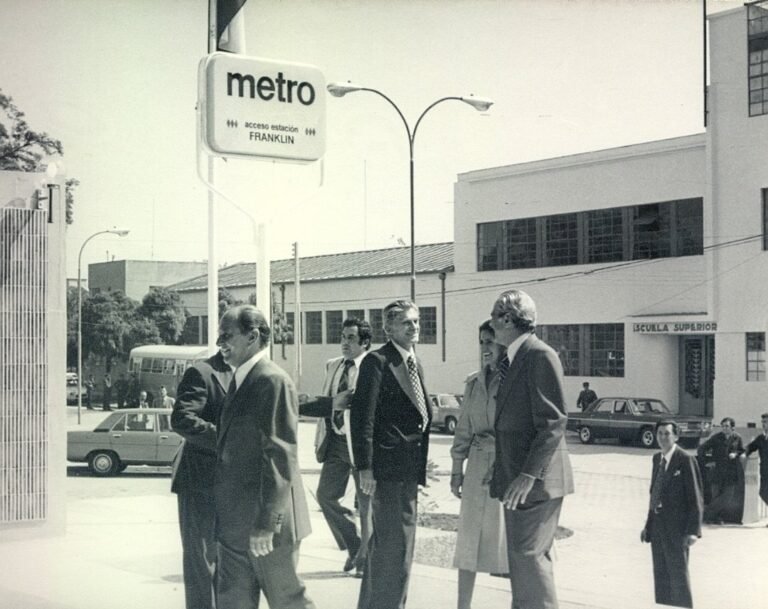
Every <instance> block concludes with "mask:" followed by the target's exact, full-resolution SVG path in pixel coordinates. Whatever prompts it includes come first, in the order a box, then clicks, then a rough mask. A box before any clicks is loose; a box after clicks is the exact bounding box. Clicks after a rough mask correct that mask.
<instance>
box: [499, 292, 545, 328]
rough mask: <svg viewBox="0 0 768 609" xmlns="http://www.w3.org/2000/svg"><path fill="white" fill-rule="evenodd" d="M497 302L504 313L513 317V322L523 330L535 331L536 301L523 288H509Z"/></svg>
mask: <svg viewBox="0 0 768 609" xmlns="http://www.w3.org/2000/svg"><path fill="white" fill-rule="evenodd" d="M496 302H497V303H498V305H499V309H501V312H502V313H503V314H504V315H510V316H511V317H512V324H513V325H514V326H515V328H516V329H518V330H519V331H521V332H533V331H534V330H535V329H536V303H535V302H533V298H531V297H530V296H529V295H528V294H527V293H526V292H523V291H522V290H507V291H506V292H503V293H502V294H501V295H500V296H499V297H498V298H497V299H496Z"/></svg>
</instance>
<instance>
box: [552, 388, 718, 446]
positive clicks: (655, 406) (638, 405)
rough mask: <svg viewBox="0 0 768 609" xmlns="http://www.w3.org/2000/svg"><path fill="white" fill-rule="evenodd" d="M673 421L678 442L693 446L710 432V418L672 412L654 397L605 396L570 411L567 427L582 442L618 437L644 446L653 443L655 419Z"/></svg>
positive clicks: (654, 439)
mask: <svg viewBox="0 0 768 609" xmlns="http://www.w3.org/2000/svg"><path fill="white" fill-rule="evenodd" d="M661 420H672V421H675V422H676V423H677V425H678V428H679V430H680V443H681V444H682V445H684V446H688V447H695V446H697V445H698V444H699V440H700V439H701V438H706V437H707V436H708V435H709V434H710V432H711V431H712V419H711V418H710V417H702V416H693V415H680V414H673V413H672V412H671V411H670V409H669V408H668V407H667V405H666V404H664V402H662V401H661V400H659V399H656V398H632V397H607V398H600V399H599V400H596V401H594V402H592V404H590V405H589V406H588V407H587V408H586V410H584V412H578V413H569V415H568V425H567V428H568V429H569V430H571V431H575V432H576V433H578V434H579V440H581V442H582V443H583V444H591V443H592V442H594V441H595V439H597V438H613V439H618V440H619V441H620V442H622V443H630V442H639V443H640V444H641V445H642V446H645V447H646V448H653V447H654V446H656V432H655V429H654V428H655V425H656V422H657V421H661Z"/></svg>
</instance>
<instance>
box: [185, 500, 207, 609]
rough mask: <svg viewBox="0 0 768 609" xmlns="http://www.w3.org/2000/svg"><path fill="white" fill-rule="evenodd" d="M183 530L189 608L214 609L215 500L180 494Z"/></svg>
mask: <svg viewBox="0 0 768 609" xmlns="http://www.w3.org/2000/svg"><path fill="white" fill-rule="evenodd" d="M177 500H178V506H179V528H180V530H181V547H182V562H183V565H184V597H185V599H186V608H187V609H214V607H215V606H216V602H215V597H214V594H215V585H214V574H215V570H216V540H215V536H214V532H213V514H214V512H213V497H210V496H208V495H205V494H203V493H189V492H183V493H179V494H178V496H177Z"/></svg>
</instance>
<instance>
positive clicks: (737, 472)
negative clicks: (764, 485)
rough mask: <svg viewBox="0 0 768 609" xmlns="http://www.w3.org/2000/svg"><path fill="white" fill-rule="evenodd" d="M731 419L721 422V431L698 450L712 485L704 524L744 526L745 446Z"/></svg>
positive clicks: (710, 485) (727, 418)
mask: <svg viewBox="0 0 768 609" xmlns="http://www.w3.org/2000/svg"><path fill="white" fill-rule="evenodd" d="M735 426H736V423H735V421H734V420H733V419H732V418H731V417H725V418H724V419H723V420H722V421H720V428H721V429H722V431H720V432H718V433H716V434H715V435H713V436H712V437H711V438H709V439H708V440H707V441H706V442H704V443H703V444H701V445H700V446H699V448H698V456H699V461H700V462H701V463H702V464H703V467H704V469H703V470H702V471H705V472H706V478H707V482H708V483H709V497H708V501H707V503H706V505H705V506H704V522H708V523H712V524H723V523H724V522H730V523H736V524H741V519H742V517H743V515H744V468H743V467H742V464H741V459H740V457H741V455H743V454H744V442H743V441H742V439H741V436H740V435H739V434H737V433H736V432H735V431H734V430H733V428H734V427H735Z"/></svg>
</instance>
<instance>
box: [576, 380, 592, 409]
mask: <svg viewBox="0 0 768 609" xmlns="http://www.w3.org/2000/svg"><path fill="white" fill-rule="evenodd" d="M581 386H582V387H583V389H582V390H581V392H580V393H579V398H578V399H577V400H576V408H581V409H582V410H584V409H586V407H587V406H589V405H590V404H591V403H592V402H594V401H595V400H596V399H597V394H596V393H595V392H594V391H592V390H591V389H590V388H589V383H588V382H586V381H585V382H583V383H582V384H581Z"/></svg>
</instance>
